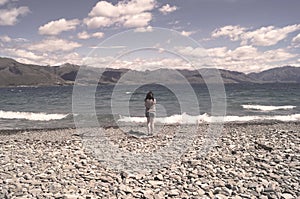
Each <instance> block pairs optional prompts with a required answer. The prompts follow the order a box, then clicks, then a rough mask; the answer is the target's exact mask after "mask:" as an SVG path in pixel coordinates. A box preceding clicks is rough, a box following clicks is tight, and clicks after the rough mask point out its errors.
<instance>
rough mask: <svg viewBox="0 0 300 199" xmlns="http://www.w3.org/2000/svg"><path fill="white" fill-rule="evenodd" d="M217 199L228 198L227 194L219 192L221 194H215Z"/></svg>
mask: <svg viewBox="0 0 300 199" xmlns="http://www.w3.org/2000/svg"><path fill="white" fill-rule="evenodd" d="M215 199H227V196H225V195H223V194H220V193H219V194H217V195H215Z"/></svg>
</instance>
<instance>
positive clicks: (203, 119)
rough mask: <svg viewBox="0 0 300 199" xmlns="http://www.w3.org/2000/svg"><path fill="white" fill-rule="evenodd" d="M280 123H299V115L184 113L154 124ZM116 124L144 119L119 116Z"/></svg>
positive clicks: (161, 118)
mask: <svg viewBox="0 0 300 199" xmlns="http://www.w3.org/2000/svg"><path fill="white" fill-rule="evenodd" d="M270 120H276V121H282V122H294V121H300V114H292V115H273V116H266V115H254V116H224V117H221V116H209V115H208V114H207V113H205V114H203V115H197V116H192V115H188V114H186V113H183V114H182V115H172V116H169V117H157V118H155V122H156V123H160V124H201V123H217V122H225V123H226V122H252V121H270ZM118 122H123V123H145V122H146V118H145V117H126V116H120V119H119V120H118Z"/></svg>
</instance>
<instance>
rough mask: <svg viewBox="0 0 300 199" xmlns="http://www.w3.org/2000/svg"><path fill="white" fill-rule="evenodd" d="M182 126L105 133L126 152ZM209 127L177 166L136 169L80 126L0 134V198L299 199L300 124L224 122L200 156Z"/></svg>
mask: <svg viewBox="0 0 300 199" xmlns="http://www.w3.org/2000/svg"><path fill="white" fill-rule="evenodd" d="M140 128H142V127H140ZM177 128H178V127H177V126H164V127H162V128H161V129H160V133H159V134H157V135H154V136H152V137H145V136H144V137H138V136H132V135H130V134H125V133H124V132H123V131H122V130H121V129H116V128H108V129H105V135H106V136H107V137H110V140H109V142H111V144H112V145H114V146H117V148H119V149H120V150H124V151H129V152H135V153H137V154H138V153H148V154H149V153H154V152H155V151H157V150H160V149H164V147H167V146H168V143H170V142H172V140H174V139H176V135H177V134H176V133H174V132H176V129H177ZM206 130H207V125H202V126H200V127H199V128H198V131H199V135H198V136H197V137H195V139H194V140H192V142H191V145H190V146H189V147H187V149H186V150H185V152H184V153H183V154H182V155H181V156H180V157H174V162H173V163H172V164H170V165H168V166H165V165H162V166H161V167H157V168H156V169H152V170H147V169H145V170H140V172H135V173H130V172H127V170H126V169H125V170H124V171H122V169H119V170H114V167H113V166H110V165H109V164H105V163H103V162H102V161H101V160H100V159H99V157H98V156H97V154H94V153H93V147H96V146H97V145H95V143H94V144H93V142H92V140H94V142H95V141H97V139H95V138H91V139H87V138H84V134H80V133H78V131H76V130H75V129H62V130H47V131H44V130H38V131H23V132H15V133H12V134H9V133H7V132H5V133H3V132H2V133H1V132H0V198H66V199H68V198H147V199H150V198H154V199H162V198H217V199H223V198H235V199H239V198H249V199H251V198H261V199H268V198H271V199H273V198H274V199H276V198H279V199H281V198H282V199H292V198H300V186H299V182H300V124H298V123H278V124H225V125H224V127H223V132H222V133H221V135H220V137H218V139H217V141H216V142H215V143H214V144H213V145H212V147H211V148H210V150H209V151H208V152H207V153H205V154H204V155H203V154H202V155H201V156H199V153H200V152H201V151H200V150H201V149H203V146H202V145H203V139H202V136H203V132H205V131H206ZM85 131H86V132H89V130H88V129H87V130H85ZM90 131H91V132H93V131H94V132H95V129H93V130H92V129H91V130H90Z"/></svg>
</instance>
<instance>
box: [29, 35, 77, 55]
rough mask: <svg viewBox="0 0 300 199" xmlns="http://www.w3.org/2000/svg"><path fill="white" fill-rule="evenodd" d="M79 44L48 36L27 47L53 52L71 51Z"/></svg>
mask: <svg viewBox="0 0 300 199" xmlns="http://www.w3.org/2000/svg"><path fill="white" fill-rule="evenodd" d="M80 46H81V44H79V43H76V42H73V41H67V40H63V39H56V38H48V39H45V40H42V41H41V42H39V43H36V44H32V45H30V46H29V47H28V49H29V50H34V51H39V52H55V51H59V52H61V51H71V50H74V49H75V48H78V47H80Z"/></svg>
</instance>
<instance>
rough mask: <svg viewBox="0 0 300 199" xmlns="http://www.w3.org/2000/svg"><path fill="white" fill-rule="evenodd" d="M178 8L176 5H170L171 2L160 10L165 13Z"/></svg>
mask: <svg viewBox="0 0 300 199" xmlns="http://www.w3.org/2000/svg"><path fill="white" fill-rule="evenodd" d="M177 9H178V8H177V7H176V6H170V5H169V4H166V5H164V6H163V7H161V8H160V9H159V11H160V12H162V13H163V14H164V15H166V14H168V13H171V12H174V11H175V10H177Z"/></svg>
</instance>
